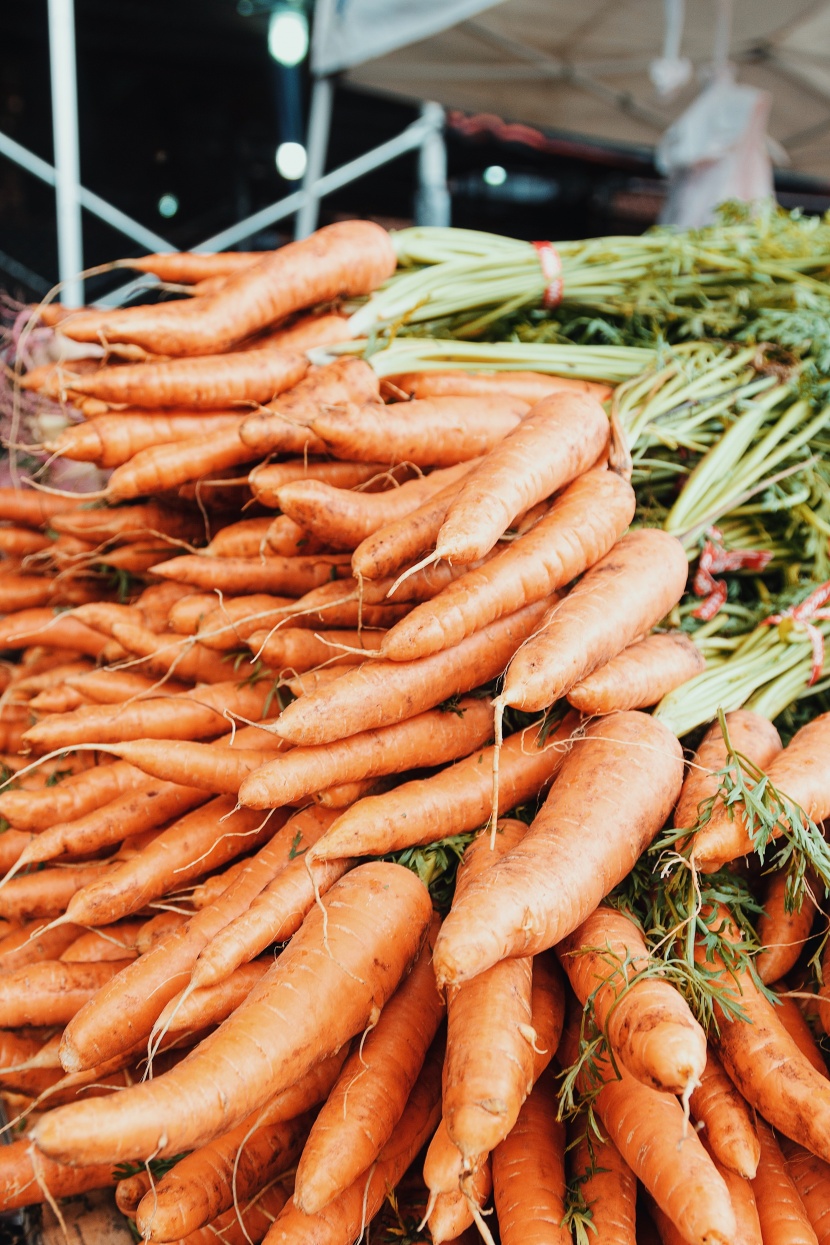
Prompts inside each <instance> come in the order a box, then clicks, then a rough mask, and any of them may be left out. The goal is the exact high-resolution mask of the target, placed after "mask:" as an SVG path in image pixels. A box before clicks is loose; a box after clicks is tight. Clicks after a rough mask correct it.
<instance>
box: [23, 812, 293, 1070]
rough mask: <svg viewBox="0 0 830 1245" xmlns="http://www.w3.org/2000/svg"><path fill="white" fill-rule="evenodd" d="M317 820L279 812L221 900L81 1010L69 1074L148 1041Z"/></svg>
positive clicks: (66, 1057)
mask: <svg viewBox="0 0 830 1245" xmlns="http://www.w3.org/2000/svg"><path fill="white" fill-rule="evenodd" d="M316 816H317V814H316V812H315V813H313V814H312V813H311V812H310V811H305V812H303V813H298V814H297V815H296V817H294V818H292V819H291V821H288V817H287V810H283V811H281V812H278V813H275V814H274V816H273V817H272V818H271V821H270V823H269V824H270V826H271V828H272V838H271V839H270V841H269V842H268V843H267V844H266V845H265V846H264V847H263V848H261V849H260V851H259V852H258V853H257V855H256V856H254V857H253V858H252V859H250V860H249V861H247V863H246V865H245V867H244V868H243V870H242V871H241V873H240V874H239V875H238V876H237V877H236V878H234V880H233V881H232V882H231V883H230V884H229V885H228V887H227V890H226V891H225V892H224V893H223V894H222V895H221V896H220V898H219V899H218V900H217V901H216V902H215V903H214V904H211V905H210V906H208V907H206V908H204V909H202V911H201V912H197V913H196V914H195V915H194V916H193V917H191V918H190V920H188V921H186V922H185V923H184V924H183V925H178V926H176V927H174V928H172V929H169V930H168V931H167V933H165V934H164V935H163V936H162V937H160V938H158V939H157V940H156V941H154V943H153V946H152V947H151V948H150V949H149V950H148V951H147V952H145V953H144V954H143V955H142V956H141V958H140V959H139V960H137V961H136V962H135V963H134V964H131V965H130V966H129V968H128V969H127V970H126V971H125V972H124V973H122V974H120V976H119V977H117V978H116V979H115V980H114V981H113V982H112V983H111V985H110V986H109V987H108V988H107V989H106V990H103V991H102V992H101V993H100V994H99V995H98V996H97V998H96V999H95V1000H94V1001H93V1003H91V1004H90V1006H89V1007H87V1008H84V1009H83V1010H82V1011H81V1012H79V1014H78V1015H77V1016H76V1018H75V1020H74V1021H73V1022H72V1024H70V1025H69V1026H68V1028H67V1030H66V1033H65V1034H64V1039H63V1044H62V1050H61V1059H62V1062H63V1064H64V1066H65V1067H66V1068H67V1069H68V1070H70V1071H77V1070H78V1069H80V1068H90V1067H93V1066H94V1065H95V1064H98V1063H102V1062H103V1061H104V1060H106V1059H109V1058H111V1057H112V1056H113V1055H114V1054H117V1053H118V1052H119V1051H121V1050H123V1049H126V1048H128V1047H129V1046H131V1045H132V1044H133V1043H135V1042H138V1041H141V1040H142V1039H143V1038H146V1037H147V1035H148V1034H149V1033H150V1031H151V1030H152V1028H153V1025H154V1024H155V1021H156V1020H157V1019H158V1016H159V1014H160V1013H161V1011H162V1009H163V1008H164V1006H165V1004H166V1003H167V1002H168V1001H169V1000H170V999H171V998H173V997H174V995H176V994H178V992H179V991H180V990H183V989H184V988H185V986H186V985H187V984H188V981H189V980H190V970H191V969H192V967H193V964H194V963H195V960H196V957H197V955H198V954H199V952H200V951H201V950H202V948H203V947H204V946H205V945H206V943H207V942H209V940H210V939H211V938H212V937H213V936H214V935H215V934H216V933H217V932H218V931H219V930H220V929H222V928H223V926H224V925H226V924H227V923H228V922H229V921H231V920H233V918H234V917H235V916H238V915H239V914H240V913H241V912H244V911H245V910H246V909H247V908H248V906H249V904H250V903H251V900H252V899H253V898H254V897H255V896H256V895H257V894H258V893H259V892H260V890H261V889H262V888H263V886H265V885H267V883H268V882H269V881H270V880H271V878H272V877H274V875H275V874H276V872H278V870H279V869H281V868H282V867H283V866H284V865H285V863H286V862H287V859H288V854H289V852H290V851H291V848H292V844H294V843H295V837H296V825H297V821H298V819H300V818H302V819H303V820H304V821H305V820H307V819H308V818H309V817H312V818H316ZM287 821H288V824H287V825H286V824H285V823H286V822H287ZM300 842H302V840H300ZM0 963H2V958H1V957H0Z"/></svg>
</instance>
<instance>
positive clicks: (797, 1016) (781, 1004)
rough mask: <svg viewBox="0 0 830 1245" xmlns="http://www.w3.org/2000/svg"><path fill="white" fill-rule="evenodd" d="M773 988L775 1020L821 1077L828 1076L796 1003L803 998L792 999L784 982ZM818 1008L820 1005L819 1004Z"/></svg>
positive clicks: (822, 1059) (808, 1027)
mask: <svg viewBox="0 0 830 1245" xmlns="http://www.w3.org/2000/svg"><path fill="white" fill-rule="evenodd" d="M773 989H774V991H775V995H776V1007H775V1018H776V1020H778V1021H780V1023H781V1025H782V1027H783V1028H784V1029H786V1031H787V1033H788V1034H789V1035H790V1037H791V1038H792V1040H793V1041H794V1042H795V1044H796V1046H797V1047H798V1049H799V1050H800V1051H801V1054H802V1055H803V1056H804V1058H805V1059H806V1060H807V1062H808V1063H809V1064H811V1065H812V1066H813V1067H814V1068H815V1070H816V1072H819V1073H820V1074H821V1075H822V1076H823V1077H828V1078H830V1072H828V1069H827V1064H826V1063H825V1060H824V1055H823V1054H822V1053H821V1050H820V1048H819V1046H818V1043H817V1042H816V1039H815V1038H814V1037H813V1034H812V1031H811V1029H810V1026H809V1024H808V1023H807V1020H806V1018H805V1016H804V1015H803V1014H802V1012H801V1009H800V1007H799V1005H798V1004H799V1002H803V1001H804V1000H796V999H794V998H793V997H792V995H791V994H790V993H789V991H788V989H787V985H786V982H783V981H782V982H779V983H778V984H777V985H776V986H774V987H773ZM820 1009H821V1005H820V1004H819V1010H820Z"/></svg>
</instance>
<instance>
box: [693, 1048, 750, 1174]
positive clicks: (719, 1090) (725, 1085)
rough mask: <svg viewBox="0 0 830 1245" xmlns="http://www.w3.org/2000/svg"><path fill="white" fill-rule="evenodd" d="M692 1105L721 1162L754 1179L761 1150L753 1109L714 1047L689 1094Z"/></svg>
mask: <svg viewBox="0 0 830 1245" xmlns="http://www.w3.org/2000/svg"><path fill="white" fill-rule="evenodd" d="M689 1108H690V1110H691V1113H692V1117H693V1118H694V1119H695V1120H696V1121H697V1123H698V1124H701V1125H702V1126H703V1128H704V1130H705V1132H704V1134H703V1136H704V1137H705V1139H706V1141H707V1142H708V1144H709V1147H710V1149H711V1150H712V1153H713V1154H714V1156H715V1157H716V1158H717V1159H718V1160H719V1162H721V1163H722V1164H723V1166H724V1167H728V1168H729V1169H730V1170H731V1171H733V1172H736V1173H737V1174H738V1175H739V1176H743V1177H744V1178H745V1179H747V1180H752V1178H753V1177H754V1176H755V1173H756V1171H757V1170H758V1159H759V1157H760V1153H761V1150H760V1143H759V1141H758V1134H757V1133H756V1131H755V1124H754V1121H753V1117H752V1111H751V1110H750V1107H749V1104H748V1103H747V1101H746V1099H745V1098H744V1097H743V1095H742V1094H741V1093H740V1092H739V1091H738V1090H737V1089H736V1088H735V1086H734V1085H733V1084H732V1081H731V1080H730V1079H729V1077H728V1076H727V1075H726V1073H725V1072H724V1070H723V1067H722V1065H721V1062H720V1060H719V1059H718V1057H717V1055H715V1053H714V1052H713V1051H712V1050H710V1051H709V1052H708V1054H707V1057H706V1067H705V1068H704V1070H703V1072H702V1073H701V1076H700V1084H699V1085H698V1086H697V1087H696V1088H695V1089H693V1090H692V1093H691V1094H690V1096H689Z"/></svg>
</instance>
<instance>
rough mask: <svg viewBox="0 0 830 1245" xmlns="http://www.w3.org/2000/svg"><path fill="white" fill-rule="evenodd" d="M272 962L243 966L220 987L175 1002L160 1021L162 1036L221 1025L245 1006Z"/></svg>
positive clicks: (158, 1023)
mask: <svg viewBox="0 0 830 1245" xmlns="http://www.w3.org/2000/svg"><path fill="white" fill-rule="evenodd" d="M270 963H271V961H270V960H268V959H267V958H264V959H262V960H254V961H252V962H251V963H250V964H241V965H240V966H239V968H236V969H234V971H233V972H232V973H231V974H230V975H229V976H228V977H226V978H225V980H224V981H222V982H220V983H219V984H218V985H214V986H206V987H204V988H202V989H200V990H194V991H193V993H192V994H188V996H187V998H183V997H182V995H177V996H176V997H175V998H172V999H171V1000H170V1002H169V1003H168V1004H167V1006H166V1007H165V1009H164V1011H163V1012H162V1013H161V1015H160V1016H159V1018H158V1022H157V1029H158V1030H159V1031H161V1032H163V1033H181V1032H183V1031H185V1030H189V1031H190V1032H191V1033H193V1032H196V1031H197V1030H199V1029H205V1028H207V1026H208V1025H215V1024H221V1022H222V1021H223V1020H227V1018H228V1016H230V1014H231V1012H233V1011H235V1010H236V1008H237V1007H239V1005H240V1003H243V1002H244V1001H245V999H246V998H247V997H248V995H249V994H250V993H251V991H252V990H253V988H254V986H255V985H256V984H257V982H258V981H261V979H262V978H263V977H264V976H265V973H266V972H267V970H268V968H269V967H270Z"/></svg>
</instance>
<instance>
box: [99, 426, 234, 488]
mask: <svg viewBox="0 0 830 1245" xmlns="http://www.w3.org/2000/svg"><path fill="white" fill-rule="evenodd" d="M240 422H241V417H240ZM252 458H253V452H252V451H251V450H249V449H248V448H247V446H245V445H243V444H242V442H241V441H240V440H239V424H237V425H236V426H233V425H230V426H226V427H225V428H223V429H221V430H220V431H218V432H214V433H212V434H211V433H209V432H208V433H201V434H199V435H198V436H195V437H185V438H183V439H181V440H179V441H173V442H168V443H165V444H162V445H151V446H149V447H148V448H147V449H146V450H139V451H138V453H137V454H134V455H133V456H132V458H130V459H129V461H128V462H126V463H124V464H123V465H122V466H121V467H116V468H115V470H114V471H113V473H112V475H111V476H110V478H109V481H108V482H107V490H106V495H107V499H108V501H110V502H111V503H113V502H118V501H128V500H130V499H131V498H134V497H151V496H152V495H153V494H155V493H159V492H169V491H170V490H171V489H174V488H176V487H177V486H178V485H180V484H186V483H187V482H188V481H190V480H199V479H201V478H202V477H204V476H207V475H210V473H211V472H216V471H222V472H225V471H227V470H228V469H229V468H231V467H236V466H238V465H240V464H241V463H248V462H251V461H252Z"/></svg>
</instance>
